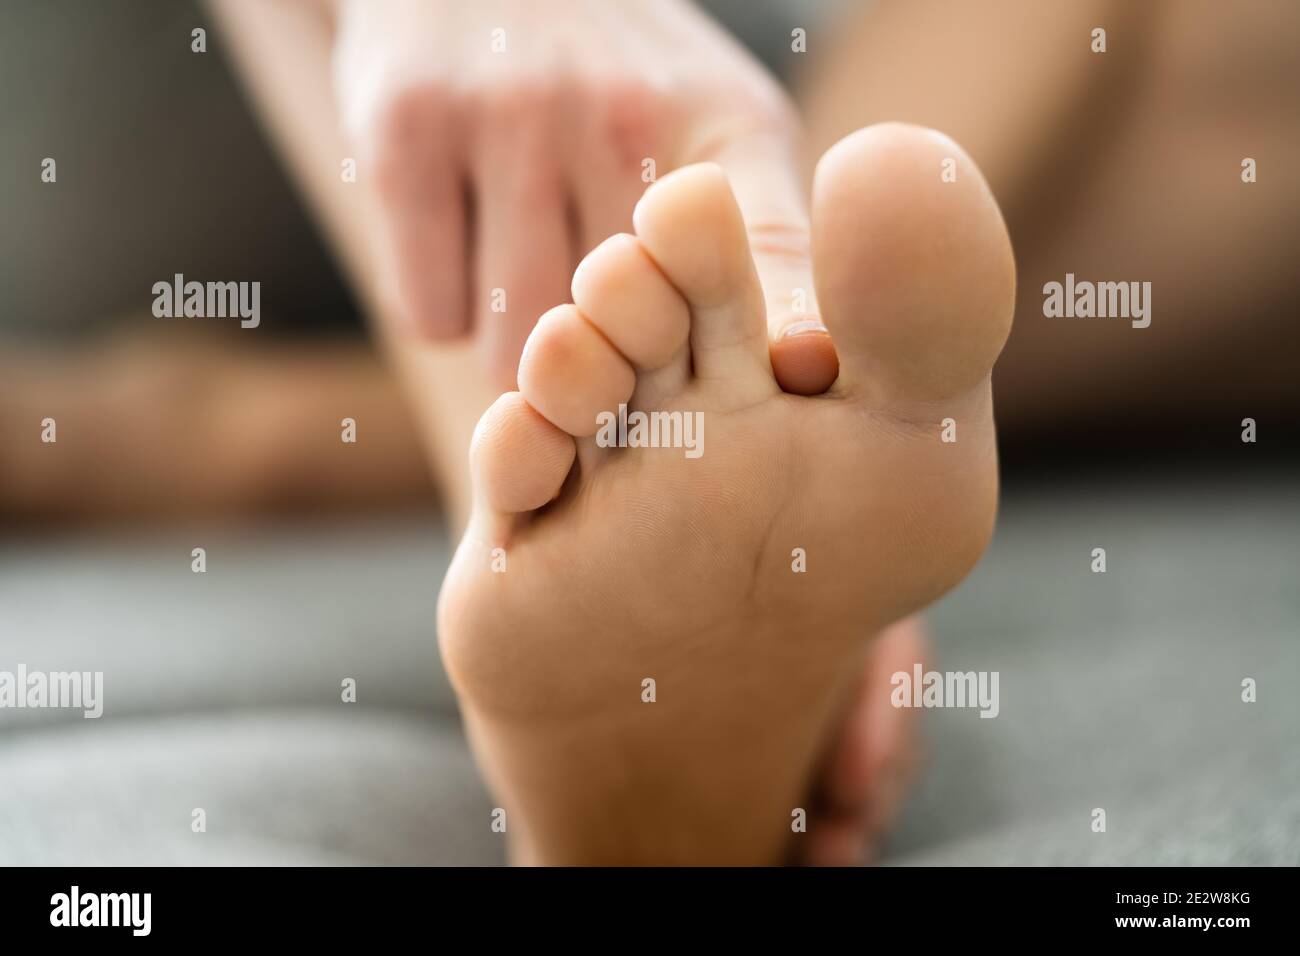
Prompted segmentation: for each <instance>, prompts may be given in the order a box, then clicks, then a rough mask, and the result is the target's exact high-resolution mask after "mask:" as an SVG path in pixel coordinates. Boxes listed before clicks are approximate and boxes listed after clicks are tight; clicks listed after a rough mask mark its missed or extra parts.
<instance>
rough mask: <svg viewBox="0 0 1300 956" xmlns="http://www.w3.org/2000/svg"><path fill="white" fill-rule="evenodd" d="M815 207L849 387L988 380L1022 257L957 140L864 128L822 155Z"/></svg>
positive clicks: (939, 392) (880, 395) (821, 293)
mask: <svg viewBox="0 0 1300 956" xmlns="http://www.w3.org/2000/svg"><path fill="white" fill-rule="evenodd" d="M812 218H813V271H814V275H815V277H816V287H817V298H818V301H819V304H820V306H821V310H822V315H823V318H824V320H825V322H826V325H827V326H828V327H829V329H830V331H831V335H832V336H833V338H834V341H835V346H836V349H837V350H838V352H839V357H840V366H841V368H840V383H841V385H842V386H843V387H845V388H847V389H850V390H853V391H858V392H860V393H862V394H865V395H868V396H870V398H871V400H872V401H873V403H877V404H880V405H883V406H888V405H891V404H896V403H905V402H925V403H930V402H936V401H944V400H946V399H950V398H953V397H956V396H959V395H961V394H964V393H965V392H968V391H969V390H970V389H972V388H973V387H974V386H975V385H977V384H979V383H980V382H981V381H983V380H984V378H985V377H986V376H987V375H988V373H989V370H990V369H991V368H992V366H993V362H994V360H995V359H996V358H997V356H998V353H999V352H1000V351H1001V350H1002V345H1003V343H1004V342H1005V341H1006V337H1007V334H1008V332H1009V331H1010V327H1011V314H1012V309H1013V306H1014V298H1015V261H1014V259H1013V257H1012V252H1011V241H1010V239H1009V238H1008V236H1007V230H1006V226H1005V224H1004V223H1003V220H1002V214H1001V212H1000V211H999V210H998V206H997V203H996V201H995V200H994V199H993V196H992V194H991V193H990V191H989V188H988V184H987V183H986V182H985V181H984V177H983V176H982V175H981V174H980V171H979V169H978V168H977V167H976V166H975V163H974V162H973V161H972V160H971V158H970V157H969V156H967V155H966V153H965V152H964V151H963V150H962V149H961V147H960V146H958V145H957V144H956V143H954V142H953V141H952V140H951V139H949V138H948V137H947V136H944V135H943V134H941V133H937V132H935V131H934V130H929V129H924V128H921V127H917V126H908V125H904V124H899V123H886V124H882V125H879V126H870V127H867V128H866V129H862V130H858V131H857V132H856V133H853V134H851V135H849V136H847V137H845V138H844V139H843V140H841V141H840V142H839V143H837V144H836V145H835V146H833V147H832V148H831V149H830V150H828V151H827V152H826V154H825V155H824V156H823V157H822V159H821V162H820V163H819V164H818V166H817V174H816V179H815V181H814V186H813V217H812Z"/></svg>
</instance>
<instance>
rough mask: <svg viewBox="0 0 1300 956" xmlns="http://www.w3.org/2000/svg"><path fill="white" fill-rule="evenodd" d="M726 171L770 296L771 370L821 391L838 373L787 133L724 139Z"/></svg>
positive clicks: (788, 383)
mask: <svg viewBox="0 0 1300 956" xmlns="http://www.w3.org/2000/svg"><path fill="white" fill-rule="evenodd" d="M711 158H712V159H714V161H716V162H718V163H719V164H720V165H721V166H722V167H723V169H724V170H726V172H727V177H728V179H729V180H730V181H731V186H732V189H733V190H734V192H735V194H736V199H737V201H738V202H739V203H740V209H741V213H742V215H743V216H744V218H745V227H746V229H747V231H748V233H749V245H750V251H751V252H752V253H753V256H754V264H755V266H756V267H757V269H758V276H759V281H760V282H761V283H762V285H763V294H764V297H765V298H766V300H767V328H768V342H769V348H770V351H771V356H772V370H773V372H774V373H775V375H776V379H777V381H778V382H779V383H780V384H781V387H782V388H783V389H785V390H786V391H787V392H793V393H795V394H798V395H815V394H818V393H820V392H824V391H825V390H826V389H828V388H829V387H830V386H831V385H832V384H833V383H834V381H835V378H836V376H837V374H838V373H839V361H838V359H837V358H836V354H835V348H834V346H833V345H832V344H831V339H830V334H829V333H828V332H827V330H826V326H825V325H824V324H823V323H822V321H821V313H820V311H819V310H818V308H817V294H816V291H815V290H814V287H813V276H812V247H811V242H810V233H809V222H808V211H807V206H806V204H805V202H804V199H803V189H802V185H801V182H802V178H801V176H800V175H799V166H798V162H797V160H796V159H795V155H794V149H793V145H792V142H791V138H790V137H788V136H787V135H785V134H781V133H768V132H764V133H755V134H750V135H746V136H741V137H738V138H735V139H729V140H726V141H725V142H724V143H723V145H721V146H720V147H718V148H717V150H716V151H714V153H713V155H712V157H711Z"/></svg>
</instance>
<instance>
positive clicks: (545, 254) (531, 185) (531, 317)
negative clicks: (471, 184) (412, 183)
mask: <svg viewBox="0 0 1300 956" xmlns="http://www.w3.org/2000/svg"><path fill="white" fill-rule="evenodd" d="M524 155H526V156H527V157H528V158H527V159H525V160H521V159H520V151H519V150H518V149H513V148H506V147H501V148H498V149H496V150H494V151H493V155H492V156H491V157H490V158H489V159H488V160H487V161H486V162H484V163H483V164H482V165H481V166H480V168H479V169H478V170H477V171H476V177H475V178H476V183H477V188H476V197H477V199H476V227H477V228H476V235H475V238H474V242H475V273H476V280H475V288H476V298H475V307H474V313H475V322H476V334H477V335H478V336H479V339H480V344H481V348H482V349H483V356H484V359H485V361H486V363H487V366H488V369H489V371H490V373H491V374H492V375H493V376H494V378H496V379H497V380H498V381H499V383H500V384H501V386H502V387H503V388H506V389H511V388H514V387H515V372H516V370H517V368H518V365H519V356H520V353H521V352H522V351H523V347H524V342H525V341H526V340H527V338H528V333H529V332H531V331H532V328H533V326H534V325H535V324H536V323H537V320H538V318H540V317H541V315H542V313H543V312H545V311H546V310H547V309H550V308H552V307H553V306H556V305H560V304H562V303H564V302H567V301H568V297H569V275H570V274H571V273H572V271H573V252H572V248H573V244H574V237H573V236H572V235H571V231H570V228H569V222H568V217H567V215H566V211H565V198H564V193H563V190H562V187H561V183H560V180H559V177H558V175H557V174H556V172H555V170H554V169H553V167H551V166H550V165H549V163H545V162H544V161H543V160H542V159H541V157H540V156H539V155H538V154H537V153H536V152H533V151H529V152H528V153H526V154H524Z"/></svg>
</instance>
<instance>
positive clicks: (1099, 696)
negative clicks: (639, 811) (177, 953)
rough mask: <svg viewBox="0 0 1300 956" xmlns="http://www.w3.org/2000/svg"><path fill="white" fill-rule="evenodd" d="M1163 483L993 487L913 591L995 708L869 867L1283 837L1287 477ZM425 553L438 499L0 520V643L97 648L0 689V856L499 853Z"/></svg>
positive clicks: (1269, 854)
mask: <svg viewBox="0 0 1300 956" xmlns="http://www.w3.org/2000/svg"><path fill="white" fill-rule="evenodd" d="M1172 487H1173V490H1171V484H1170V482H1169V481H1168V480H1151V481H1147V482H1144V483H1139V484H1138V485H1136V486H1135V485H1132V484H1118V483H1115V484H1106V485H1101V486H1098V485H1083V484H1076V485H1057V486H1054V487H1051V488H1045V489H1043V490H1041V491H1040V492H1037V493H1035V494H1033V495H1030V496H1022V497H1018V498H1013V499H1011V500H1009V501H1007V502H1004V506H1003V512H1002V517H1001V519H1000V523H999V528H998V532H997V535H996V538H995V541H994V544H993V546H992V548H991V549H990V551H989V553H988V555H987V556H986V557H985V559H984V561H983V562H982V563H981V565H980V566H979V567H978V568H977V569H976V571H975V572H974V573H973V574H972V575H971V577H970V578H969V579H968V580H967V581H966V582H965V583H964V584H963V585H962V586H961V587H960V588H958V589H957V590H956V591H955V592H954V593H953V594H951V595H949V596H948V597H947V598H945V599H944V600H943V601H942V602H941V603H940V604H939V605H938V606H937V607H936V608H934V609H933V611H932V613H931V614H930V621H931V625H932V629H933V632H934V639H935V644H936V649H937V654H938V659H937V661H936V662H935V666H937V667H938V668H940V669H945V670H963V671H964V670H996V671H998V672H999V673H1000V675H1001V676H1000V697H1001V701H1000V703H1001V712H1000V714H999V716H998V717H997V718H996V719H992V720H989V719H980V718H979V717H978V715H977V712H976V711H974V710H931V711H926V712H925V714H924V726H925V731H926V738H927V750H928V753H929V757H928V760H927V765H928V769H927V772H926V774H925V776H924V778H923V781H922V783H921V785H920V787H919V789H918V791H917V792H916V794H915V796H914V798H913V799H912V801H911V802H910V804H909V805H908V808H907V810H906V811H905V813H904V817H903V820H902V822H901V825H900V826H899V827H898V829H897V830H896V832H895V833H894V834H893V836H892V837H891V839H890V841H889V842H888V844H887V845H886V847H885V848H884V854H883V860H884V862H886V863H891V864H900V865H906V864H918V865H928V864H965V863H970V864H991V865H999V864H1011V863H1040V864H1075V863H1077V864H1089V865H1092V864H1095V865H1105V864H1121V865H1122V864H1176V865H1182V864H1295V863H1297V862H1300V699H1298V698H1297V695H1296V694H1295V687H1296V684H1297V680H1298V679H1300V642H1298V640H1297V626H1298V622H1300V587H1297V578H1298V577H1300V573H1298V570H1297V569H1298V568H1300V535H1298V534H1297V532H1298V531H1300V496H1297V495H1296V493H1295V489H1296V481H1295V480H1294V477H1291V478H1288V479H1287V480H1283V478H1282V477H1281V476H1279V477H1277V478H1275V479H1274V480H1271V481H1270V482H1269V483H1262V482H1261V481H1259V480H1258V479H1255V478H1248V479H1239V480H1233V479H1222V480H1215V481H1200V482H1194V483H1193V482H1185V483H1183V484H1174V485H1173V486H1172ZM197 546H202V547H205V548H206V549H207V553H208V570H207V572H206V573H205V574H194V573H192V571H191V570H190V551H191V549H192V548H193V547H197ZM1094 547H1104V548H1106V551H1107V563H1108V569H1107V572H1106V573H1105V574H1094V573H1092V572H1091V570H1090V568H1089V565H1090V561H1091V551H1092V549H1093V548H1094ZM446 559H447V550H446V545H445V541H444V536H443V533H442V531H441V529H440V527H439V525H438V523H437V520H436V518H434V517H433V516H417V517H414V518H409V517H408V518H403V519H401V520H396V521H394V520H366V521H348V522H337V523H331V524H328V525H312V526H303V525H298V526H293V525H283V524H280V525H276V526H274V527H261V528H258V529H257V530H245V531H238V532H236V531H216V530H211V529H204V528H202V527H188V528H184V529H180V528H178V529H171V530H166V531H154V532H149V533H141V534H135V535H122V534H115V535H113V536H103V535H101V536H85V535H81V536H75V537H57V538H55V537H51V538H48V539H45V540H9V541H7V542H5V543H4V544H3V545H2V546H0V670H4V669H8V670H13V669H14V668H15V667H16V665H17V664H18V663H25V664H26V665H27V666H28V667H30V668H39V669H43V670H65V669H75V670H102V671H103V672H104V681H105V690H104V696H105V714H104V717H103V718H101V719H99V720H87V719H83V718H82V717H81V715H80V712H76V711H72V712H70V711H64V710H22V711H18V710H0V863H4V864H70V865H87V864H470V865H477V864H483V865H491V864H499V863H501V862H503V860H504V852H503V850H504V847H503V844H502V838H501V837H500V836H499V835H497V834H494V833H492V832H491V829H490V827H489V822H490V811H491V804H490V802H489V800H488V797H487V795H486V793H485V792H484V790H483V787H482V785H481V783H480V781H479V780H478V778H477V775H476V773H475V770H474V765H473V762H472V760H471V759H470V757H469V754H468V751H467V749H466V746H465V743H464V741H463V738H462V735H461V731H460V727H459V724H458V722H457V719H456V715H455V706H454V701H453V698H452V695H451V693H450V689H449V687H448V685H447V683H446V680H445V678H444V677H443V675H442V673H441V670H440V669H439V665H438V662H437V654H436V648H435V641H434V637H433V627H434V606H435V601H436V596H437V589H438V583H439V581H440V578H441V575H442V571H443V569H444V567H445V562H446ZM344 677H351V678H353V679H355V681H356V687H357V701H356V703H352V704H348V703H343V702H342V701H341V699H340V682H341V680H342V679H343V678H344ZM1245 677H1252V678H1254V679H1255V680H1256V681H1257V684H1258V699H1257V700H1256V701H1255V702H1254V703H1245V702H1243V701H1242V700H1241V681H1242V679H1243V678H1245ZM1097 807H1101V808H1104V809H1105V810H1106V817H1107V829H1106V832H1105V833H1095V832H1093V830H1092V827H1091V823H1092V819H1093V818H1092V811H1093V809H1094V808H1097ZM194 808H202V809H203V810H204V811H205V814H206V822H207V828H206V832H202V833H195V832H193V831H192V829H191V820H192V816H191V815H192V811H193V810H194Z"/></svg>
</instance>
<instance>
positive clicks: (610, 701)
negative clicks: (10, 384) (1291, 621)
mask: <svg viewBox="0 0 1300 956" xmlns="http://www.w3.org/2000/svg"><path fill="white" fill-rule="evenodd" d="M947 160H952V161H953V162H954V163H955V167H953V168H955V171H956V177H955V181H951V182H950V181H945V179H947V178H951V177H943V176H942V174H943V171H944V169H945V166H946V163H945V161H947ZM634 222H635V226H636V232H637V235H636V236H635V237H631V236H619V237H615V238H614V239H611V240H609V241H608V242H606V243H604V244H603V245H601V246H600V247H599V248H597V249H596V250H595V251H593V252H592V253H591V254H590V255H589V256H588V258H587V260H586V261H584V263H583V264H582V266H581V267H580V268H579V270H578V273H577V275H576V276H575V280H574V288H573V292H574V302H575V303H576V304H575V305H570V306H560V307H558V308H556V309H553V310H552V311H551V312H549V313H547V314H546V315H545V316H543V318H542V320H541V321H540V322H539V323H538V326H537V328H536V329H535V330H534V332H533V334H532V336H531V337H530V339H529V342H528V345H527V347H526V348H525V351H524V356H523V359H522V361H521V365H520V371H519V383H520V392H512V393H508V394H507V395H504V396H502V397H501V398H500V399H499V400H498V401H497V402H496V403H495V404H494V405H493V406H492V407H491V408H490V409H489V410H488V412H487V413H486V414H485V415H484V417H483V419H482V421H481V422H480V423H479V426H478V429H477V431H476V434H475V440H474V443H473V448H472V452H471V461H472V472H473V481H474V485H475V487H474V494H475V503H474V509H473V512H472V517H471V520H470V526H469V529H468V531H467V533H466V535H465V537H464V539H463V540H462V542H461V545H460V548H459V549H458V551H457V554H456V557H455V560H454V562H453V565H452V568H451V570H450V572H449V573H448V576H447V578H446V581H445V583H444V587H443V592H442V598H441V602H440V607H439V619H440V620H439V624H440V626H439V633H440V640H441V643H442V650H443V655H444V659H445V661H446V663H447V667H448V670H449V672H450V674H451V675H452V678H453V681H454V682H455V684H456V687H457V689H458V691H459V693H460V696H461V700H462V705H463V709H464V712H465V715H466V720H467V724H468V726H469V729H470V734H471V739H472V741H473V743H474V746H475V749H476V752H477V754H478V756H479V758H480V762H481V764H482V766H483V768H484V770H485V773H486V776H487V778H488V781H489V784H490V785H491V786H492V787H493V789H494V791H495V793H496V794H497V795H498V798H499V800H500V802H501V806H502V807H503V808H504V809H505V810H506V811H507V819H508V830H509V832H510V833H511V835H512V845H513V847H514V850H515V853H516V858H517V859H520V860H523V861H529V862H540V863H672V862H683V863H694V862H710V863H737V864H744V863H773V862H779V861H781V860H783V859H786V858H788V856H789V854H790V852H791V850H792V846H791V840H792V831H791V820H792V813H794V812H795V811H796V809H797V808H799V807H801V805H802V802H803V800H804V797H805V795H806V794H807V792H808V789H809V786H810V783H811V780H812V776H813V774H814V771H815V769H816V766H815V765H816V763H817V759H818V757H819V755H820V753H821V748H820V747H819V744H820V743H821V742H822V741H823V740H826V739H828V738H829V735H830V732H831V730H832V729H833V728H832V722H833V720H834V719H835V718H836V717H837V716H839V714H840V707H841V705H842V704H843V702H844V700H845V699H846V697H847V695H848V694H849V693H850V692H851V691H852V689H853V687H852V685H853V683H854V681H855V679H856V677H857V675H858V673H859V672H860V667H859V666H858V664H859V661H860V655H861V653H862V648H863V645H864V643H865V642H866V639H867V638H868V637H869V636H870V635H872V634H875V633H877V632H879V631H880V630H881V629H883V628H885V627H887V626H888V625H889V624H891V623H892V622H894V621H898V620H900V619H901V618H903V617H905V616H906V615H908V614H910V613H912V612H913V611H915V610H917V609H918V608H920V607H923V606H924V605H926V604H928V603H929V602H931V601H933V600H934V599H935V598H937V597H938V596H939V595H940V594H942V593H943V592H944V591H946V590H947V589H949V588H950V587H952V586H953V585H954V584H955V583H956V582H957V581H959V580H960V579H961V578H962V577H963V576H964V575H965V574H966V573H967V572H968V571H969V569H970V568H971V567H972V566H973V565H974V563H975V561H976V560H977V559H978V557H979V555H980V554H981V553H982V551H983V549H984V547H985V545H986V544H987V541H988V538H989V535H990V533H991V531H992V525H993V518H994V512H995V508H996V497H997V469H996V450H995V444H994V432H993V419H992V406H991V399H990V385H989V371H990V369H991V367H992V364H993V361H994V359H995V358H996V356H997V354H998V351H999V350H1000V348H1001V346H1002V344H1003V342H1004V341H1005V338H1006V335H1007V332H1008V329H1009V324H1010V317H1011V312H1012V305H1013V302H1012V298H1013V289H1014V265H1013V262H1012V256H1011V249H1010V245H1009V242H1008V240H1007V236H1006V231H1005V228H1004V226H1003V223H1002V219H1001V216H1000V214H999V212H998V209H997V206H996V204H995V202H994V201H993V199H992V197H991V195H990V194H989V192H988V189H987V187H986V186H985V184H984V181H983V179H982V178H981V176H980V174H979V172H978V170H977V169H976V168H975V167H974V165H973V164H972V163H971V161H970V160H969V158H967V157H966V155H965V154H964V153H963V152H962V151H961V150H960V148H959V147H957V146H956V144H954V143H953V142H952V141H951V140H948V139H947V138H945V137H943V136H940V135H939V134H936V133H933V132H931V131H928V130H923V129H919V128H916V127H906V126H898V125H885V126H878V127H872V128H869V129H866V130H862V131H859V132H858V133H855V134H853V135H852V136H850V137H848V138H847V139H845V140H844V141H842V142H841V143H840V144H838V145H837V146H836V147H834V148H833V149H831V150H830V151H829V152H828V153H827V154H826V156H824V157H823V159H822V161H821V163H820V165H819V168H818V173H817V179H816V184H815V188H814V204H813V235H812V250H813V271H814V274H815V277H816V288H817V293H818V295H817V298H818V301H819V302H820V306H821V312H822V316H823V318H824V319H825V322H826V325H827V326H828V327H829V329H830V332H831V334H832V335H833V337H834V341H835V344H836V347H837V349H838V355H839V362H840V374H839V379H838V381H836V383H835V385H834V386H833V387H832V388H831V389H830V390H829V391H828V392H826V393H825V394H821V395H815V396H811V397H800V396H796V395H791V394H788V393H786V392H783V391H782V389H781V388H780V386H779V385H778V384H777V381H776V378H775V377H774V375H773V372H772V360H771V357H770V356H769V348H768V342H767V334H766V328H767V325H766V312H767V311H768V308H769V306H768V304H767V302H765V296H764V289H763V288H761V287H760V284H759V281H758V276H757V272H756V270H755V266H754V261H753V258H752V256H751V246H750V242H749V239H748V238H747V236H746V230H745V223H744V222H743V221H742V219H741V215H740V211H739V209H738V207H737V205H736V202H735V200H734V198H733V197H732V194H731V191H730V189H729V188H728V184H727V180H726V177H725V176H724V174H723V173H722V171H721V170H720V169H719V168H718V167H716V166H712V165H707V164H706V165H699V166H693V167H688V168H686V169H683V170H680V171H678V172H676V173H673V174H671V175H670V176H668V177H665V178H664V179H662V180H661V181H660V182H659V183H658V184H656V185H655V186H652V187H651V188H650V190H648V191H647V193H646V195H645V197H644V198H643V199H642V201H641V203H640V205H639V206H638V209H637V212H636V215H635V217H634ZM786 238H790V237H783V240H782V241H783V242H784V241H785V239H786ZM790 245H791V248H793V247H794V243H793V242H792V243H790ZM766 291H767V299H768V300H769V301H770V299H771V297H772V295H773V292H774V290H772V289H770V288H769V289H767V290H766ZM792 291H793V290H792ZM621 403H627V405H628V408H629V409H630V410H631V411H633V412H636V411H641V412H649V411H667V412H677V413H680V419H679V420H680V421H681V422H682V423H683V430H682V431H681V432H678V433H677V434H676V436H675V437H676V438H678V439H681V440H680V441H679V442H678V446H677V447H657V448H655V447H617V448H611V447H602V446H601V444H600V443H598V441H597V440H596V435H597V433H598V430H599V429H600V428H601V427H602V414H601V413H604V412H611V411H613V410H615V409H617V408H618V406H619V405H620V404H621ZM701 419H702V421H703V428H702V431H701V430H700V426H699V422H700V420H701ZM947 420H951V421H947ZM686 423H694V425H695V427H696V431H694V432H691V433H688V432H686V431H685V426H686ZM692 434H693V435H694V439H695V443H694V445H693V446H691V442H690V441H689V440H688V439H689V436H690V435H692ZM945 434H946V435H948V436H950V437H951V436H953V435H954V434H955V437H956V441H944V440H943V436H944V435H945ZM701 439H703V441H701ZM683 445H686V446H687V447H682V446H683ZM697 450H698V451H701V452H702V454H700V455H698V457H696V456H695V454H694V452H695V451H697ZM796 549H802V553H803V554H804V555H806V561H807V570H806V572H804V573H796V572H795V571H794V570H793V569H792V567H793V566H792V562H793V561H794V560H795V559H794V558H793V557H792V556H793V555H796V554H797V553H798V552H796ZM648 681H653V684H650V683H648ZM651 690H653V702H649V700H648V698H649V697H650V692H651Z"/></svg>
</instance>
